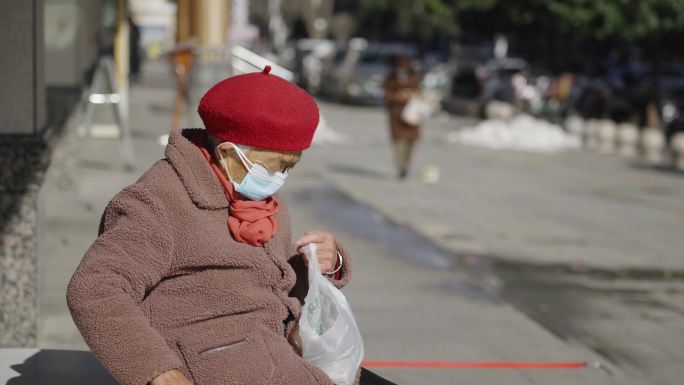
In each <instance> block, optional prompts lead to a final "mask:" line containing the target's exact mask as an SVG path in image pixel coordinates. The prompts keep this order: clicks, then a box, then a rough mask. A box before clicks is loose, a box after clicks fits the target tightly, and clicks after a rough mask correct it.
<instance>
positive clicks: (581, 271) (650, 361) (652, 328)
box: [39, 63, 684, 385]
mask: <svg viewBox="0 0 684 385" xmlns="http://www.w3.org/2000/svg"><path fill="white" fill-rule="evenodd" d="M162 68H163V67H162V66H159V65H158V63H152V65H150V66H148V68H147V72H146V73H145V76H144V77H143V83H142V85H139V86H135V87H133V89H132V95H131V98H132V101H133V103H132V106H131V109H132V127H133V130H134V132H133V134H134V144H135V150H136V155H137V156H138V160H139V165H138V168H137V169H136V170H134V171H132V172H127V171H125V170H124V168H123V163H122V162H121V160H120V158H119V153H118V151H119V149H118V142H117V141H115V140H102V139H99V140H98V139H92V138H91V139H81V138H78V137H77V136H76V133H75V130H74V128H75V127H76V124H77V123H78V121H77V120H78V116H74V117H72V120H71V121H70V123H69V124H70V129H69V130H68V132H67V135H66V137H65V138H64V139H63V140H62V141H61V143H60V144H59V146H58V148H57V149H56V153H55V156H54V160H53V164H52V166H51V168H50V170H49V171H48V175H47V180H46V183H45V185H44V187H43V190H42V191H41V199H42V201H41V223H42V224H43V225H42V228H41V242H40V251H39V253H40V254H39V256H40V263H41V265H40V274H41V277H40V283H41V325H40V345H41V347H44V348H72V349H85V345H84V344H83V342H82V340H81V338H80V336H79V335H78V332H77V331H76V329H75V327H74V326H73V325H72V323H71V319H70V317H69V315H68V311H67V309H66V305H65V302H64V291H65V289H66V284H67V280H68V278H69V276H70V274H71V273H72V272H73V270H74V268H75V266H76V264H77V263H78V261H79V260H80V258H81V256H82V255H83V253H84V251H85V249H86V248H87V247H88V245H89V244H90V243H91V242H92V241H93V239H94V237H95V235H96V231H97V224H98V222H99V216H100V214H101V212H102V209H103V208H104V206H105V204H106V203H107V201H108V200H109V199H110V198H111V197H112V196H113V195H114V194H115V193H116V192H118V191H119V190H120V189H121V188H122V187H123V186H125V185H127V184H130V183H132V182H134V181H135V180H136V179H137V177H138V176H139V175H140V174H141V173H142V172H143V171H144V170H145V169H147V167H149V165H151V164H152V163H153V162H154V161H156V160H157V159H159V157H161V156H162V154H163V147H162V146H161V145H160V142H159V137H160V136H161V135H164V134H166V133H167V132H168V127H169V124H170V120H171V106H172V105H173V91H172V89H171V88H170V87H169V83H168V80H167V78H165V75H164V73H163V72H161V69H162ZM321 109H322V112H323V116H324V117H325V119H326V122H327V124H328V125H329V127H330V128H331V130H332V131H333V132H334V133H336V134H337V136H335V135H330V136H325V137H321V138H320V141H322V142H323V143H322V144H319V145H316V146H314V147H313V148H312V149H311V150H309V151H307V152H306V153H305V155H304V157H303V160H302V162H301V163H300V165H298V166H297V167H296V168H295V169H294V170H293V171H292V173H291V177H290V178H288V183H287V184H286V186H285V187H284V190H283V194H284V196H285V198H286V200H288V202H289V204H290V211H291V215H292V221H293V225H294V233H295V234H296V235H299V234H301V233H303V232H304V231H306V230H309V229H327V230H330V231H332V232H334V233H335V235H336V236H337V237H338V238H339V239H340V240H341V241H342V242H343V243H344V244H345V245H346V246H347V247H348V248H349V249H350V251H351V253H352V257H353V258H354V279H353V281H352V283H351V284H350V285H349V287H348V288H347V289H345V293H346V294H347V296H348V298H349V299H350V302H351V303H352V306H353V309H354V311H355V314H356V316H357V318H358V321H359V325H360V327H361V329H362V333H363V335H364V338H365V343H366V352H367V354H366V358H367V359H369V360H446V361H545V362H546V361H574V360H580V361H591V360H598V361H602V362H605V363H606V364H607V365H608V366H609V367H610V369H611V372H612V375H609V374H607V373H606V372H604V371H601V370H595V369H580V370H546V371H544V370H491V369H378V370H377V371H378V372H379V373H382V374H383V375H384V376H386V377H387V378H389V379H391V380H392V381H395V382H396V383H398V384H456V383H459V384H460V383H463V384H592V385H593V384H678V383H679V382H678V380H680V378H681V376H682V374H684V372H683V371H682V369H681V368H680V363H681V362H682V360H684V348H682V346H684V322H682V321H684V283H683V282H682V271H684V256H682V252H681V250H684V239H682V237H681V233H682V231H681V229H682V228H684V201H682V200H681V197H682V196H684V177H682V176H681V175H674V174H667V173H663V172H659V171H654V170H648V169H645V168H644V167H642V166H639V165H638V164H636V163H634V162H633V161H628V160H624V159H620V158H617V157H610V156H599V155H592V154H585V153H569V154H560V155H530V154H518V153H510V152H495V151H490V150H481V149H474V148H466V147H462V146H457V145H454V144H450V143H447V142H446V135H447V133H448V132H449V131H450V130H452V129H455V128H457V127H458V126H459V125H462V124H464V123H465V121H463V120H462V119H455V118H450V117H446V116H440V117H437V118H434V119H433V120H431V121H430V122H429V123H428V124H427V126H426V127H425V130H424V140H423V141H422V142H421V144H420V146H419V147H418V149H417V154H416V158H415V164H414V173H413V174H412V175H411V176H410V178H409V179H408V180H407V181H405V182H398V181H396V180H395V179H394V175H393V170H392V167H391V163H390V161H391V159H392V157H391V154H390V148H389V145H388V143H387V133H386V127H385V126H386V122H385V116H384V113H383V111H382V110H381V109H377V108H364V107H350V106H339V105H333V104H328V103H325V102H322V103H321ZM98 115H99V118H100V119H107V118H109V117H108V115H107V114H106V113H98ZM186 122H187V124H188V125H195V126H201V124H200V122H199V121H198V120H197V118H196V117H195V116H194V114H190V115H189V116H188V118H187V120H186ZM329 138H332V139H334V140H329V141H328V142H327V143H326V139H329ZM432 165H434V166H437V167H438V168H439V169H440V171H441V176H440V180H439V182H438V183H436V184H434V185H426V184H424V183H422V182H421V178H420V173H421V170H423V169H424V168H425V167H427V166H432Z"/></svg>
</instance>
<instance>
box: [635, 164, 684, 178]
mask: <svg viewBox="0 0 684 385" xmlns="http://www.w3.org/2000/svg"><path fill="white" fill-rule="evenodd" d="M630 167H631V168H633V169H636V170H640V171H656V172H659V173H662V174H667V175H672V176H679V177H684V170H680V169H678V168H675V167H672V166H663V165H657V164H643V163H632V164H630Z"/></svg>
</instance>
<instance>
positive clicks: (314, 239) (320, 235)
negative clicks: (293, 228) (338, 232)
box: [297, 231, 332, 248]
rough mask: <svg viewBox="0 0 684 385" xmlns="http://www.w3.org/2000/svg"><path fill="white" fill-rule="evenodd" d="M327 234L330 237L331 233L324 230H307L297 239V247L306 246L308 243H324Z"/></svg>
mask: <svg viewBox="0 0 684 385" xmlns="http://www.w3.org/2000/svg"><path fill="white" fill-rule="evenodd" d="M328 235H329V236H330V237H331V238H332V234H330V233H328V232H325V231H307V232H306V233H305V234H304V235H303V236H302V237H301V238H299V239H298V240H297V248H301V247H302V246H306V245H308V244H309V243H324V242H325V241H326V239H327V237H328Z"/></svg>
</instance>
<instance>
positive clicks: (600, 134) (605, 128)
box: [596, 119, 617, 154]
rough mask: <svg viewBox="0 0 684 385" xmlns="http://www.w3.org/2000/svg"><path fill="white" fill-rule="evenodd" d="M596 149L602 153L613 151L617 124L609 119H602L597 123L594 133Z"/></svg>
mask: <svg viewBox="0 0 684 385" xmlns="http://www.w3.org/2000/svg"><path fill="white" fill-rule="evenodd" d="M596 138H597V150H598V152H600V153H603V154H612V153H613V152H615V141H616V138H617V125H616V124H615V122H614V121H612V120H610V119H603V120H601V121H600V122H599V123H598V130H597V133H596Z"/></svg>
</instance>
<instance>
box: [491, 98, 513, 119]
mask: <svg viewBox="0 0 684 385" xmlns="http://www.w3.org/2000/svg"><path fill="white" fill-rule="evenodd" d="M514 115H515V107H513V105H512V104H511V103H506V102H500V101H498V100H493V101H491V102H489V103H487V105H486V106H485V116H486V117H487V119H495V120H509V119H511V118H512V117H513V116H514Z"/></svg>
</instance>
